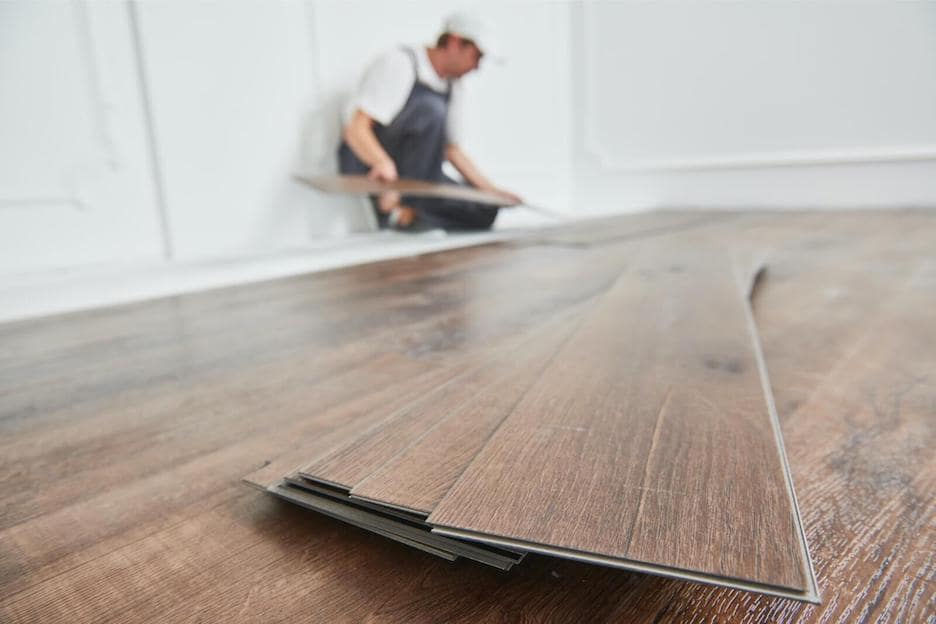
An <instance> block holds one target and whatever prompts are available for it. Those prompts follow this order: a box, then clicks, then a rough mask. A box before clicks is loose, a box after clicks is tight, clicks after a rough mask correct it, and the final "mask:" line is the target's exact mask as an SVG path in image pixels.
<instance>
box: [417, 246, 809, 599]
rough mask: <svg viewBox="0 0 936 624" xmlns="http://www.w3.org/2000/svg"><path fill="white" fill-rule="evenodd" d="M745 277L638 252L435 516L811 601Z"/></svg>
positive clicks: (709, 260)
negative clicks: (784, 592) (787, 592)
mask: <svg viewBox="0 0 936 624" xmlns="http://www.w3.org/2000/svg"><path fill="white" fill-rule="evenodd" d="M750 275H752V271H750V269H749V268H748V267H741V269H740V272H739V270H738V268H737V267H736V266H735V263H734V262H732V261H731V260H730V259H729V258H728V257H722V256H721V254H719V252H718V251H717V250H715V249H706V248H702V249H698V250H695V249H688V250H684V249H682V248H681V247H680V246H679V245H678V243H677V245H676V246H674V245H673V244H672V242H668V243H667V244H656V245H652V244H650V245H645V246H643V248H642V249H641V250H640V251H639V253H637V254H636V255H635V257H634V260H633V261H632V263H631V265H630V266H629V267H628V269H627V270H626V271H625V272H624V273H623V274H622V275H621V277H620V278H619V279H618V280H617V283H616V284H615V285H614V286H613V287H612V288H611V289H610V290H609V291H608V292H607V293H606V294H605V295H604V296H603V297H602V299H601V301H600V302H599V303H598V304H596V305H595V308H594V309H593V310H592V312H591V313H590V314H589V315H588V316H587V317H586V319H585V320H584V321H583V322H582V325H581V326H580V327H579V329H578V330H577V331H576V333H575V334H574V335H573V337H572V338H570V339H569V341H568V342H567V343H566V344H565V345H564V347H563V348H562V349H561V350H560V352H559V353H557V355H556V356H555V358H554V359H553V361H552V362H551V363H550V365H549V366H548V367H547V369H546V370H545V371H544V373H543V375H542V376H541V378H540V379H539V380H538V381H537V383H536V384H534V386H533V387H532V388H531V389H530V391H529V392H528V393H526V395H525V396H524V398H523V400H522V401H521V402H520V403H519V404H518V405H517V407H516V408H515V409H514V411H513V412H512V413H511V414H510V416H508V417H507V419H506V420H505V421H504V423H503V424H502V425H501V427H500V428H499V429H498V430H497V432H496V433H495V434H494V435H493V436H492V437H491V439H490V440H489V441H488V443H487V444H486V445H485V447H484V448H483V449H482V450H481V451H480V453H479V454H478V456H477V457H476V458H475V459H474V461H473V462H472V464H471V465H470V466H469V468H468V469H467V470H466V471H465V473H464V474H463V475H462V476H461V477H460V478H459V480H458V482H457V483H456V484H455V485H454V486H453V488H452V489H451V490H450V491H449V492H448V493H447V494H446V496H445V497H444V498H443V499H442V501H441V502H440V503H439V505H438V506H437V507H436V509H435V510H434V511H433V513H432V514H431V515H430V517H429V522H430V523H431V524H434V525H437V526H440V527H445V528H448V529H457V530H459V531H460V532H465V531H467V532H470V533H471V534H472V535H474V536H475V537H477V538H478V539H507V540H515V541H516V544H515V545H516V546H518V547H519V546H526V547H528V548H531V549H535V548H536V547H543V548H545V550H544V551H543V552H551V553H553V554H563V555H565V556H570V557H589V558H590V559H591V560H595V559H594V558H593V557H591V556H593V555H598V556H600V557H602V561H603V562H604V563H607V564H609V565H614V564H615V563H617V562H618V561H619V562H620V565H621V566H622V567H628V566H633V565H634V564H635V562H636V563H641V564H651V565H654V566H661V567H664V568H670V569H673V571H674V572H676V571H689V572H697V573H702V574H705V575H709V576H710V577H711V578H710V579H709V580H710V581H711V582H713V583H720V582H723V581H724V579H738V580H743V581H747V582H750V583H755V584H759V585H761V586H765V589H766V587H767V586H770V587H777V588H785V589H788V590H792V593H795V594H799V595H801V596H803V597H804V598H807V599H812V600H815V599H816V589H815V581H814V580H813V579H812V577H811V573H810V572H809V562H808V558H807V556H806V553H805V548H804V545H803V543H802V539H801V531H800V528H799V521H798V515H797V512H796V509H795V505H794V501H793V498H792V492H791V491H790V490H789V487H788V484H787V478H786V468H785V464H784V460H783V457H782V449H781V448H779V444H778V440H777V438H776V434H775V431H774V427H773V416H772V414H771V412H770V409H769V408H770V403H769V400H772V399H765V395H764V386H763V381H762V376H761V371H760V369H759V362H758V353H757V350H756V346H755V345H754V342H753V341H754V340H756V335H753V334H752V327H751V326H750V325H749V323H748V312H747V309H748V303H747V296H748V292H749V289H750V282H749V277H750ZM494 543H496V542H494ZM632 569H633V568H632ZM640 569H645V568H640ZM661 572H662V571H661Z"/></svg>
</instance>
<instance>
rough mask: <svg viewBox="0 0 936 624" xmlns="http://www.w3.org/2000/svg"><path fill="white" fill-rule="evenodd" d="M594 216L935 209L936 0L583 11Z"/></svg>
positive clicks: (582, 80)
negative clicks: (638, 210) (676, 210)
mask: <svg viewBox="0 0 936 624" xmlns="http://www.w3.org/2000/svg"><path fill="white" fill-rule="evenodd" d="M572 32H573V36H574V42H573V54H574V56H575V58H576V59H577V60H576V63H575V64H576V66H578V67H581V68H582V71H581V72H577V73H576V75H575V81H574V89H573V98H574V100H575V103H574V110H575V116H576V120H577V121H576V124H577V125H576V137H577V139H578V142H577V145H576V158H575V161H576V168H577V173H576V182H577V184H576V197H577V200H578V203H579V204H580V205H583V206H587V207H590V208H591V209H604V210H609V209H615V208H617V209H620V208H628V207H645V206H648V205H662V206H673V205H682V206H715V207H720V206H725V207H760V206H766V207H774V206H795V207H852V206H876V207H892V206H901V205H934V204H936V3H932V2H894V3H888V2H786V1H784V2H778V1H766V2H706V3H673V2H659V3H649V2H641V3H636V2H597V1H596V2H587V3H584V4H579V5H576V7H575V8H574V10H573V17H572Z"/></svg>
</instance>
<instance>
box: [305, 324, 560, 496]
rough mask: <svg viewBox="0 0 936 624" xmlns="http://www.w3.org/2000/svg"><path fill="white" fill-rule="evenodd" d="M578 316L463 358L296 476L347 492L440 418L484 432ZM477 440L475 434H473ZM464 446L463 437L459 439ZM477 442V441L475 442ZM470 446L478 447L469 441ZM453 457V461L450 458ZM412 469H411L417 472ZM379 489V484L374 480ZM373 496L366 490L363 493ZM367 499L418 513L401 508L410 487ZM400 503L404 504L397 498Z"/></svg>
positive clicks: (451, 472) (454, 472)
mask: <svg viewBox="0 0 936 624" xmlns="http://www.w3.org/2000/svg"><path fill="white" fill-rule="evenodd" d="M577 318H578V308H577V307H573V308H572V310H571V311H570V312H569V313H566V314H559V315H558V316H557V317H555V318H552V319H550V320H548V321H546V322H544V323H542V324H541V325H538V326H535V327H534V329H532V330H528V331H526V332H523V333H521V334H519V335H517V336H514V337H511V338H509V339H507V340H504V341H503V343H502V344H500V345H498V346H497V347H496V348H493V349H491V350H490V351H487V352H482V353H479V354H478V356H477V357H475V358H471V359H467V358H466V360H464V362H465V363H464V364H463V365H460V366H459V367H458V368H460V369H461V370H462V371H464V372H463V373H462V374H460V375H458V376H456V377H453V378H452V379H450V380H449V381H447V383H445V384H440V385H439V386H437V387H436V388H433V389H431V391H427V392H425V393H424V394H423V396H420V397H419V399H418V400H416V401H413V402H412V403H410V404H408V405H406V406H405V407H403V408H401V409H399V410H397V411H395V412H392V413H391V414H390V415H389V416H388V417H387V418H386V419H384V420H383V421H381V422H380V423H379V424H378V425H377V426H375V427H374V428H373V429H372V430H371V431H369V432H367V433H365V434H363V435H361V436H359V437H358V438H356V439H354V440H352V441H350V442H349V444H348V445H347V446H346V447H344V448H341V449H339V450H337V451H336V452H334V453H332V454H331V455H328V456H326V457H322V458H319V459H317V460H315V461H313V462H311V463H310V464H308V465H306V466H305V467H303V468H302V469H300V473H301V474H302V475H303V476H304V477H306V478H308V479H311V480H314V481H319V482H321V483H325V484H329V485H332V486H338V487H342V488H345V489H347V490H351V491H352V492H353V493H355V494H356V495H361V493H360V492H355V491H354V488H357V487H358V485H360V484H362V482H364V481H365V480H366V479H367V478H368V477H370V476H371V475H372V474H373V473H374V472H375V471H376V470H378V469H380V468H381V467H382V466H383V465H384V464H386V463H387V462H389V461H391V460H393V459H394V458H396V457H398V456H399V455H400V454H401V453H405V452H406V451H407V450H408V449H410V448H411V447H412V446H413V445H414V444H417V443H418V442H419V441H420V439H421V438H422V437H424V436H425V435H426V434H427V433H428V432H432V431H433V430H434V429H435V428H436V427H438V426H439V425H440V423H442V422H443V421H446V420H457V421H459V422H465V423H471V422H472V421H474V423H475V424H479V423H480V422H481V421H482V420H486V421H487V425H486V427H484V428H483V430H482V432H481V435H482V436H483V434H484V431H490V430H491V429H492V427H496V425H497V423H498V422H499V421H500V419H501V418H503V416H504V415H506V412H507V411H509V409H510V408H511V407H512V406H513V404H514V403H515V402H516V401H517V400H518V399H519V398H520V396H522V394H523V392H524V391H525V389H526V388H527V387H528V386H529V384H530V383H532V382H533V380H534V379H535V378H536V375H537V374H538V373H539V371H540V370H542V368H543V367H544V366H545V365H546V363H547V362H548V361H549V358H550V357H551V356H552V354H553V353H554V352H555V350H556V349H557V348H558V347H559V345H560V344H561V343H562V342H563V341H564V340H565V338H566V336H567V335H568V333H569V331H570V330H571V329H572V327H573V324H574V322H575V321H577ZM476 438H477V435H476ZM462 441H464V442H466V443H467V442H469V440H468V439H464V438H463V439H462ZM480 442H483V437H482V439H481V440H480ZM472 446H474V447H477V446H479V443H478V442H473V443H472ZM470 452H471V449H470V448H468V449H467V451H463V452H462V458H465V457H466V453H467V454H468V458H469V459H470ZM453 459H454V458H453ZM419 469H420V467H419V466H414V470H419ZM459 473H460V470H458V463H455V465H454V466H451V467H449V468H448V469H447V470H446V472H445V474H446V475H447V478H449V479H454V477H457V476H458V474H459ZM374 484H376V485H378V487H381V486H380V485H379V482H376V481H375V482H374ZM367 492H370V493H371V494H374V493H375V492H373V491H371V489H370V488H367V489H366V490H365V491H364V494H363V495H364V496H367ZM386 494H387V497H386V499H385V498H384V497H383V496H382V495H377V496H370V498H371V499H373V500H376V501H382V502H386V503H389V504H391V505H395V506H399V507H401V508H403V509H408V510H410V511H414V510H415V511H426V512H427V511H430V510H423V509H420V507H419V506H418V505H417V506H410V505H408V504H406V503H407V502H408V500H409V498H411V497H413V496H418V493H417V492H414V491H413V488H412V487H408V486H405V485H404V487H403V491H402V492H401V496H394V491H387V492H386ZM402 499H406V500H402Z"/></svg>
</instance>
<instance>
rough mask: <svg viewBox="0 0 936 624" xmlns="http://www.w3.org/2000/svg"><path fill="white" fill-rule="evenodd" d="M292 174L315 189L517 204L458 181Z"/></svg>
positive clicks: (330, 191) (507, 204)
mask: <svg viewBox="0 0 936 624" xmlns="http://www.w3.org/2000/svg"><path fill="white" fill-rule="evenodd" d="M295 178H296V179H297V180H299V181H300V182H304V183H305V184H308V185H309V186H311V187H312V188H314V189H317V190H319V191H324V192H326V193H343V194H346V195H377V194H379V193H384V192H386V191H398V192H400V193H403V194H404V195H416V196H426V197H440V198H443V199H457V200H461V201H468V202H475V203H479V204H490V205H492V206H502V207H510V206H515V205H516V203H515V202H513V201H511V200H510V199H509V198H507V197H504V196H503V195H500V194H499V193H490V192H488V191H481V190H478V189H476V188H472V187H467V186H459V185H457V184H439V183H435V182H426V181H424V180H407V179H400V180H397V181H395V182H377V181H375V180H371V179H370V178H368V177H367V176H366V175H332V176H301V175H297V176H295Z"/></svg>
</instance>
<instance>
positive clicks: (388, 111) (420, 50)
mask: <svg viewBox="0 0 936 624" xmlns="http://www.w3.org/2000/svg"><path fill="white" fill-rule="evenodd" d="M411 49H412V50H413V51H414V52H415V53H416V71H417V74H418V76H419V81H420V82H422V83H423V84H424V85H426V86H427V87H429V88H430V89H432V90H433V91H438V92H439V93H445V92H446V91H447V90H448V81H446V80H445V79H444V78H442V77H440V76H439V75H438V74H437V73H436V71H435V68H433V67H432V63H431V62H430V61H429V55H428V54H427V53H426V48H425V47H423V46H414V47H412V48H411ZM414 81H415V76H413V60H412V57H411V56H410V54H409V52H407V51H406V50H404V49H403V48H399V47H398V48H393V49H391V50H388V51H386V52H384V53H383V54H381V55H380V56H379V57H377V59H376V60H375V61H374V62H373V63H371V64H370V65H369V66H368V67H367V69H366V70H365V71H364V76H363V77H362V78H361V81H360V83H359V84H358V87H357V90H356V91H355V92H354V95H353V96H352V97H351V99H350V101H349V102H348V105H347V106H346V107H345V111H344V122H345V123H348V122H349V121H351V117H353V116H354V113H355V112H356V111H357V110H358V109H361V110H362V111H364V112H365V113H367V114H368V115H370V117H372V118H373V119H374V120H375V121H377V122H378V123H381V124H383V125H385V126H386V125H388V124H389V123H390V122H392V121H393V119H394V118H395V117H396V116H397V115H398V114H399V113H400V111H401V110H403V106H404V105H405V104H406V100H407V98H408V97H409V94H410V91H412V90H413V84H414ZM460 83H461V81H460V80H453V81H452V93H451V95H450V96H449V109H448V119H447V120H446V132H447V134H448V141H449V143H458V141H459V136H460V132H461V124H462V121H461V115H462V112H461V111H462V99H463V96H462V85H461V84H460Z"/></svg>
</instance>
